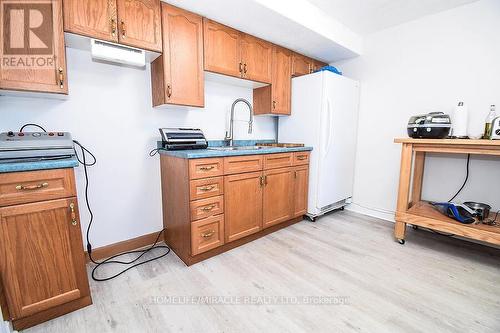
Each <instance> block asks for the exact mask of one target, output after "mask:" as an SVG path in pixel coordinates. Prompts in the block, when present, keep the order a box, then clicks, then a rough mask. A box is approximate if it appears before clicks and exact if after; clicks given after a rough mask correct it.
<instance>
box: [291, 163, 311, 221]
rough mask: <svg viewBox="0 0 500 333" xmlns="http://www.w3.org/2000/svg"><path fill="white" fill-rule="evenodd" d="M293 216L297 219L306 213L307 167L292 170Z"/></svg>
mask: <svg viewBox="0 0 500 333" xmlns="http://www.w3.org/2000/svg"><path fill="white" fill-rule="evenodd" d="M293 177H294V180H295V181H294V189H293V216H292V217H299V216H302V215H304V214H306V213H307V198H308V197H307V195H308V191H309V166H308V165H305V166H300V167H296V168H294V170H293Z"/></svg>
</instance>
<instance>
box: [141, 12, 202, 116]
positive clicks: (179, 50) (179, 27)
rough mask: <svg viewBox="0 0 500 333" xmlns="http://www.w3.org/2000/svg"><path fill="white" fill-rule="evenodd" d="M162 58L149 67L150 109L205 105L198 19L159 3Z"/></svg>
mask: <svg viewBox="0 0 500 333" xmlns="http://www.w3.org/2000/svg"><path fill="white" fill-rule="evenodd" d="M161 13H162V21H163V55H162V56H161V57H159V58H157V59H156V60H155V61H154V62H153V64H152V65H151V77H152V90H153V106H158V105H162V104H176V105H189V106H197V107H203V106H204V105H205V90H204V87H205V85H204V74H203V23H202V18H201V16H198V15H196V14H193V13H190V12H188V11H185V10H183V9H180V8H177V7H174V6H171V5H168V4H166V3H162V6H161Z"/></svg>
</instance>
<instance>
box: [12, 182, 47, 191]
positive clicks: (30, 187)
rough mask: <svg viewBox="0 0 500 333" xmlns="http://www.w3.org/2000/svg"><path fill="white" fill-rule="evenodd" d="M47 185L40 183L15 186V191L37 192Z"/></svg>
mask: <svg viewBox="0 0 500 333" xmlns="http://www.w3.org/2000/svg"><path fill="white" fill-rule="evenodd" d="M48 186H49V183H41V184H38V185H26V186H25V185H17V186H16V190H18V191H32V190H39V189H41V188H45V187H48Z"/></svg>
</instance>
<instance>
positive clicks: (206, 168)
mask: <svg viewBox="0 0 500 333" xmlns="http://www.w3.org/2000/svg"><path fill="white" fill-rule="evenodd" d="M214 168H215V167H214V166H213V165H212V166H202V167H200V170H201V171H210V170H212V169H214Z"/></svg>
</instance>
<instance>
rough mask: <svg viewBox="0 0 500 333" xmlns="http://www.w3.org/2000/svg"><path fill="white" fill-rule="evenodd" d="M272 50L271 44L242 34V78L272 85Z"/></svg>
mask: <svg viewBox="0 0 500 333" xmlns="http://www.w3.org/2000/svg"><path fill="white" fill-rule="evenodd" d="M272 50H273V47H272V44H271V43H268V42H266V41H264V40H262V39H259V38H256V37H253V36H250V35H247V34H241V62H242V64H243V71H242V78H244V79H248V80H252V81H259V82H263V83H271V69H272V66H271V65H272V55H273V52H272Z"/></svg>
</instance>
